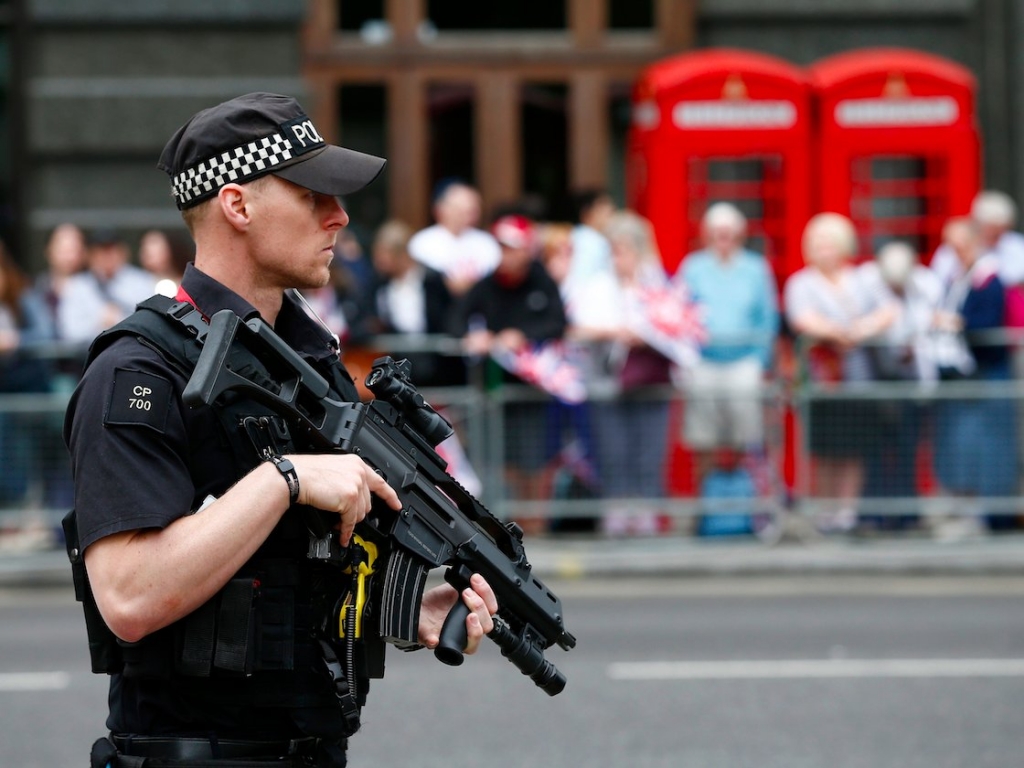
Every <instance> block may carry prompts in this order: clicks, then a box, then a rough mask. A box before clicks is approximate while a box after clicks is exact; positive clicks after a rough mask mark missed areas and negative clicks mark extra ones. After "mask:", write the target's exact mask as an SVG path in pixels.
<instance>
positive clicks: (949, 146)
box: [809, 48, 981, 261]
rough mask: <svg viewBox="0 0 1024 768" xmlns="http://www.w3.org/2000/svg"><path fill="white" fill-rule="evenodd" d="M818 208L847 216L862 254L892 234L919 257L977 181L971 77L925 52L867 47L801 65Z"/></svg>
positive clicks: (967, 202) (965, 205)
mask: <svg viewBox="0 0 1024 768" xmlns="http://www.w3.org/2000/svg"><path fill="white" fill-rule="evenodd" d="M809 75H810V78H811V82H812V85H813V87H814V89H815V93H816V102H815V105H816V111H817V116H818V117H817V122H818V132H817V133H818V139H817V150H816V154H817V162H816V166H817V172H816V174H815V177H816V179H817V180H818V181H817V183H818V192H817V198H818V208H819V210H824V211H835V212H837V213H844V214H847V215H848V216H849V217H850V218H851V219H852V220H853V222H854V224H855V226H856V227H857V232H858V235H859V237H860V249H861V254H862V255H868V254H871V253H875V252H876V251H877V249H878V248H879V247H880V246H881V245H883V244H884V243H885V242H886V241H888V240H892V239H900V240H905V241H907V242H909V243H910V244H911V245H913V246H915V247H916V248H917V249H918V252H919V253H920V254H921V255H922V257H923V258H924V260H925V261H927V259H928V258H930V256H931V254H932V253H933V252H934V251H935V248H936V247H937V246H938V244H939V243H940V241H941V234H942V227H943V224H944V223H945V221H946V220H947V219H948V218H949V217H950V216H956V215H962V214H966V213H968V212H969V210H970V207H971V200H972V199H973V198H974V195H975V194H976V193H977V191H978V189H979V187H980V183H981V182H980V176H981V170H980V158H981V150H980V138H979V133H978V128H977V125H976V121H975V80H974V77H973V75H972V74H971V73H970V72H969V71H968V70H967V69H965V68H964V67H962V66H960V65H959V64H956V63H954V62H951V61H948V60H947V59H943V58H941V57H938V56H934V55H932V54H927V53H922V52H920V51H913V50H906V49H899V48H869V49H862V50H857V51H851V52H847V53H842V54H839V55H836V56H832V57H829V58H827V59H823V60H821V61H819V62H817V63H816V64H814V65H813V66H811V67H810V68H809Z"/></svg>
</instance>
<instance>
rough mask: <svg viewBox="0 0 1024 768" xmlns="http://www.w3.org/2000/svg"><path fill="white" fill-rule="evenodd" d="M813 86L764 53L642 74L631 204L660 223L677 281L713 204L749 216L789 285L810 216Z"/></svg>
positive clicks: (701, 54)
mask: <svg viewBox="0 0 1024 768" xmlns="http://www.w3.org/2000/svg"><path fill="white" fill-rule="evenodd" d="M809 93H810V88H809V84H808V82H807V79H806V76H805V74H804V73H803V71H802V70H800V69H798V68H797V67H794V66H793V65H791V64H788V63H787V62H785V61H782V60H781V59H776V58H774V57H771V56H766V55H764V54H759V53H752V52H748V51H739V50H731V49H707V50H700V51H694V52H690V53H685V54H682V55H679V56H674V57H672V58H669V59H665V60H663V61H661V62H658V63H656V64H653V65H651V66H650V67H648V68H647V69H646V70H644V71H643V72H642V73H641V75H640V77H639V79H638V80H637V82H636V84H635V86H634V90H633V121H632V126H631V129H630V136H629V141H628V149H627V158H628V159H627V174H626V177H627V195H628V204H629V205H630V206H631V207H632V208H634V209H635V210H637V211H638V212H639V213H641V214H643V215H644V216H646V217H647V218H648V219H650V220H651V222H652V223H653V225H654V230H655V233H656V235H657V239H658V246H659V248H660V249H661V257H662V260H663V262H664V264H665V268H666V269H667V270H668V271H669V273H670V274H671V273H672V272H674V271H675V270H676V268H677V267H678V265H679V262H680V261H681V260H682V258H683V256H685V255H686V254H687V253H688V252H690V251H692V250H695V249H697V248H699V247H700V245H701V243H700V220H701V217H702V216H703V215H704V211H705V210H706V209H707V207H708V206H709V205H710V204H711V203H714V202H720V201H728V202H731V203H734V204H735V205H736V206H737V207H739V209H740V210H741V211H743V213H744V215H745V216H746V217H747V220H748V224H749V235H750V240H749V244H750V247H751V248H752V249H753V250H757V251H759V252H761V253H764V254H765V256H766V257H767V258H768V259H769V260H770V261H771V262H772V263H773V265H774V267H775V270H776V273H777V274H778V275H779V276H780V277H783V276H785V275H788V274H789V273H791V272H792V271H794V269H796V268H797V267H798V266H799V265H800V233H801V231H802V229H803V226H804V224H805V223H806V222H807V219H808V217H809V216H810V212H811V199H810V179H809V160H810V151H809V148H810V146H811V125H810V114H811V112H810V101H809V98H810V96H809Z"/></svg>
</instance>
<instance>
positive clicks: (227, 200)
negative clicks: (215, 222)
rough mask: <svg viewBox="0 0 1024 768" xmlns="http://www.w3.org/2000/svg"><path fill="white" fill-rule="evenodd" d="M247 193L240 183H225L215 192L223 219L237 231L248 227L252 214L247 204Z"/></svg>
mask: <svg viewBox="0 0 1024 768" xmlns="http://www.w3.org/2000/svg"><path fill="white" fill-rule="evenodd" d="M248 198H249V196H248V193H247V191H246V189H245V188H244V187H242V186H241V185H240V184H225V185H224V186H223V187H221V188H220V191H219V192H218V193H217V203H218V204H219V205H220V210H221V213H222V214H223V215H224V219H225V220H226V221H227V222H228V224H230V225H231V226H232V227H234V228H235V229H237V230H238V231H239V232H242V231H245V230H246V229H248V228H249V224H250V223H251V221H252V216H251V213H250V211H249V206H248V201H249V200H248Z"/></svg>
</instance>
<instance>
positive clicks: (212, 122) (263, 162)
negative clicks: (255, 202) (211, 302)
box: [157, 93, 385, 209]
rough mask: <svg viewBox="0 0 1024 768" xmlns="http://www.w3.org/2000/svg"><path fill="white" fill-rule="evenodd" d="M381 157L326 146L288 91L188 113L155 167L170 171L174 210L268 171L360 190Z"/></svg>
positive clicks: (320, 188)
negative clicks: (189, 114)
mask: <svg viewBox="0 0 1024 768" xmlns="http://www.w3.org/2000/svg"><path fill="white" fill-rule="evenodd" d="M384 162H385V161H384V160H383V159H382V158H380V157H374V156H373V155H367V154H364V153H362V152H356V151H355V150H351V149H346V148H344V147H338V146H334V145H333V144H328V143H327V142H325V141H324V140H323V138H322V137H321V135H320V132H319V131H317V129H316V128H315V127H314V126H313V122H312V121H311V120H310V119H309V118H308V117H307V116H306V114H305V112H304V111H303V110H302V107H301V106H299V103H298V102H297V101H296V100H295V99H293V98H291V97H290V96H281V95H279V94H274V93H249V94H246V95H245V96H239V97H238V98H235V99H231V100H230V101H225V102H224V103H222V104H218V105H217V106H215V107H210V108H209V109H204V110H203V111H201V112H198V113H197V114H195V115H193V116H192V118H191V119H190V120H189V121H188V122H187V123H185V125H183V126H182V127H181V128H179V129H178V130H177V132H176V133H175V134H174V135H173V136H172V137H171V140H170V141H169V142H167V146H166V147H164V151H163V153H162V154H161V156H160V162H159V163H157V167H158V168H160V170H162V171H164V172H166V173H167V174H168V175H169V176H170V177H171V191H172V192H173V194H174V199H175V202H177V204H178V208H181V209H185V208H191V207H192V206H194V205H198V204H199V203H201V202H203V201H204V200H208V199H210V198H211V197H213V196H214V195H216V194H217V192H218V191H219V190H220V188H221V187H223V186H224V185H225V184H229V183H232V182H235V183H238V184H244V183H245V182H248V181H252V180H253V179H256V178H259V177H260V176H265V175H266V174H268V173H273V174H274V175H275V176H280V177H281V178H282V179H286V180H287V181H290V182H292V183H294V184H298V185H299V186H302V187H305V188H306V189H311V190H313V191H314V192H320V193H322V194H325V195H336V196H337V195H348V194H351V193H352V192H355V191H357V190H360V189H362V188H363V187H365V186H366V185H367V184H369V183H370V182H371V181H373V180H374V179H375V178H377V176H378V174H380V172H381V169H383V167H384Z"/></svg>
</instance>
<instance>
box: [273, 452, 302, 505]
mask: <svg viewBox="0 0 1024 768" xmlns="http://www.w3.org/2000/svg"><path fill="white" fill-rule="evenodd" d="M267 461H269V462H272V463H273V465H274V466H275V467H277V471H278V472H280V473H281V476H282V477H283V478H284V479H285V482H287V483H288V503H289V504H296V503H298V501H299V473H298V472H296V471H295V465H294V464H292V463H291V462H290V461H289V460H288V459H286V458H285V457H284V456H278V455H277V454H273V455H271V456H268V457H267Z"/></svg>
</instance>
